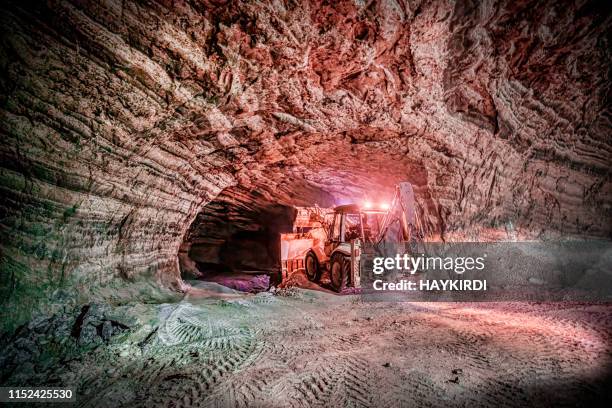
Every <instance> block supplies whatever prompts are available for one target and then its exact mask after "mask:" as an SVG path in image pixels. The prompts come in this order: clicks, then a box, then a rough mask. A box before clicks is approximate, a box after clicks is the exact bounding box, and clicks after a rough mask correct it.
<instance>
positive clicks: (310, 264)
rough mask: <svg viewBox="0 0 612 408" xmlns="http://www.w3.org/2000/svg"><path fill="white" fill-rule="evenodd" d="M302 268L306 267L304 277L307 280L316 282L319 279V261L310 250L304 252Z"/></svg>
mask: <svg viewBox="0 0 612 408" xmlns="http://www.w3.org/2000/svg"><path fill="white" fill-rule="evenodd" d="M304 269H306V277H307V278H308V280H309V281H311V282H316V281H318V280H319V277H320V276H319V261H318V260H317V257H316V256H315V254H313V253H312V252H309V253H307V254H306V259H305V260H304Z"/></svg>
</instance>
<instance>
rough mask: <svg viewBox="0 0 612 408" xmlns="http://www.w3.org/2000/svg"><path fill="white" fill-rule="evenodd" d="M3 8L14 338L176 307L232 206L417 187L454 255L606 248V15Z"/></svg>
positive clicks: (269, 7) (567, 6)
mask: <svg viewBox="0 0 612 408" xmlns="http://www.w3.org/2000/svg"><path fill="white" fill-rule="evenodd" d="M1 7H2V13H1V14H2V17H1V18H2V24H1V25H0V30H1V31H2V34H1V46H0V71H1V79H0V90H1V92H0V119H1V121H0V134H1V137H2V143H1V147H0V177H1V179H2V183H1V187H0V188H1V189H2V193H1V194H2V196H3V200H2V203H1V204H0V206H1V207H0V208H1V211H2V217H1V220H0V222H1V224H2V228H1V229H0V234H1V238H2V261H1V262H2V265H1V268H2V278H1V279H2V298H3V299H8V300H4V302H5V304H4V305H3V310H4V312H3V313H5V316H6V313H8V311H10V313H11V314H12V315H13V316H19V317H15V318H14V319H13V320H14V321H19V320H23V319H26V318H27V316H28V314H29V313H30V312H31V311H32V310H36V309H37V307H38V305H39V303H40V302H41V301H43V302H45V303H49V302H51V303H53V302H54V299H57V303H58V304H62V302H65V300H64V299H63V297H62V296H64V294H65V293H66V292H71V291H72V292H74V291H75V289H76V292H78V293H79V294H80V295H81V296H82V297H84V298H86V297H88V296H91V295H92V293H94V292H95V290H96V288H98V287H103V286H104V285H112V284H113V283H114V282H117V281H120V280H121V279H128V280H129V279H138V278H140V277H151V278H155V279H157V280H158V281H160V282H161V283H163V284H165V285H169V286H173V287H175V288H180V286H181V281H180V275H179V271H178V266H177V265H178V262H177V252H178V251H179V247H180V245H181V242H182V240H183V237H184V236H185V233H186V231H187V230H188V228H189V227H190V225H191V224H192V221H193V220H194V218H195V217H196V215H197V214H198V213H199V212H200V211H201V210H202V208H204V206H205V205H206V203H208V202H209V201H211V200H212V199H213V198H214V197H216V196H217V195H218V194H219V193H220V192H221V191H222V190H223V189H225V188H227V187H230V186H238V187H239V188H240V191H243V190H247V191H261V192H263V193H262V196H269V198H270V199H271V200H276V201H279V202H282V203H285V204H292V203H303V202H305V201H312V200H313V199H312V197H320V196H323V195H324V196H326V197H331V199H330V200H331V201H335V202H341V201H348V200H354V199H359V198H361V197H363V196H365V195H371V196H377V197H378V196H383V197H384V196H389V195H390V194H391V189H392V186H393V185H394V184H395V183H396V182H397V181H400V180H409V181H411V182H412V183H413V184H414V185H415V186H416V192H417V194H418V198H419V200H420V201H421V203H422V204H423V208H424V219H425V222H426V224H427V226H428V228H429V229H430V230H431V231H435V232H438V233H441V234H442V235H443V236H445V235H450V234H452V233H454V232H455V231H465V230H468V231H478V230H480V229H485V228H491V227H493V228H502V229H504V228H505V229H511V230H517V231H522V232H523V233H525V234H526V235H531V236H546V235H548V234H549V233H550V234H562V235H567V234H569V235H575V234H579V235H587V236H605V237H610V235H611V232H612V210H611V204H610V203H611V198H612V183H611V180H610V157H612V140H611V138H610V130H611V126H610V106H609V92H610V85H609V84H610V81H609V79H610V72H609V70H610V52H609V49H610V46H609V42H610V38H609V32H610V21H611V16H610V13H609V11H608V10H607V8H606V7H605V4H604V3H598V2H595V1H577V2H556V1H522V2H515V1H498V2H496V1H492V2H477V1H465V0H462V1H458V2H450V1H437V0H432V1H407V0H384V1H382V0H381V1H368V2H362V1H340V2H331V4H330V3H326V2H317V1H309V2H293V1H273V2H272V1H270V2H259V1H255V2H238V1H236V2H232V1H230V2H221V1H219V2H218V1H204V2H191V1H153V2H147V3H142V4H141V3H137V2H124V1H118V0H107V1H104V2H98V1H86V0H74V1H57V0H56V1H48V2H46V3H41V2H23V1H20V2H12V1H8V2H4V3H3V4H2V6H1ZM313 191H314V193H312V192H313ZM253 205H254V206H256V205H257V202H255V203H254V204H253ZM5 316H3V320H4V318H5Z"/></svg>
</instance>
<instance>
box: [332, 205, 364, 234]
mask: <svg viewBox="0 0 612 408" xmlns="http://www.w3.org/2000/svg"><path fill="white" fill-rule="evenodd" d="M362 237H363V226H362V223H361V211H360V209H359V207H358V206H357V205H354V204H350V205H341V206H339V207H336V208H335V209H334V219H333V222H332V224H331V227H330V233H329V240H330V241H331V242H333V243H344V242H350V241H352V240H354V239H358V238H362Z"/></svg>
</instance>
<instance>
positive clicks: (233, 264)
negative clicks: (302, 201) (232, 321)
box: [179, 188, 296, 292]
mask: <svg viewBox="0 0 612 408" xmlns="http://www.w3.org/2000/svg"><path fill="white" fill-rule="evenodd" d="M240 193H241V192H240V191H239V190H238V189H235V188H228V189H226V190H224V191H222V192H221V194H219V196H217V197H216V198H215V199H214V200H213V201H211V202H210V203H208V204H207V205H206V206H204V208H203V209H202V210H201V211H200V212H199V213H198V215H197V216H196V218H195V220H194V221H193V223H192V224H191V226H190V227H189V230H188V231H187V233H186V234H185V238H184V240H183V243H182V245H181V248H180V250H179V262H180V267H181V275H182V277H183V278H184V279H194V278H197V279H202V280H208V281H214V282H219V283H222V284H224V285H226V286H229V287H232V288H234V289H239V290H242V291H247V292H258V291H265V290H268V289H269V287H270V285H278V284H279V283H280V281H281V253H280V250H281V244H280V237H281V234H282V233H290V232H292V231H293V224H294V220H295V217H296V210H295V208H294V207H293V206H289V205H282V204H278V203H274V202H271V201H267V200H265V199H263V197H258V195H257V193H256V192H242V194H240Z"/></svg>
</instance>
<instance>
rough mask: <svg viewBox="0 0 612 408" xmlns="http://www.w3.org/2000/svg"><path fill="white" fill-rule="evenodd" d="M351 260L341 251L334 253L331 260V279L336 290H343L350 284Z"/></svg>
mask: <svg viewBox="0 0 612 408" xmlns="http://www.w3.org/2000/svg"><path fill="white" fill-rule="evenodd" d="M350 269H351V260H350V259H349V258H348V257H347V256H345V255H342V254H340V253H335V254H333V255H332V257H331V260H330V261H329V279H330V280H331V287H332V289H333V290H335V291H336V292H338V293H340V292H342V291H343V290H344V289H345V288H346V287H347V286H348V280H349V276H350Z"/></svg>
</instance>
